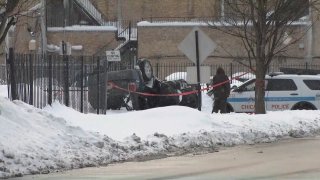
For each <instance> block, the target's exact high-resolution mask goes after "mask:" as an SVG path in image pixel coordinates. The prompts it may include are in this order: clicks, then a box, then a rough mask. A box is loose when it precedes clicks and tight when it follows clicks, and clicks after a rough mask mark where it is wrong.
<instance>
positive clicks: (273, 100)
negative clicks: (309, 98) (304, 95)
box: [265, 78, 299, 111]
mask: <svg viewBox="0 0 320 180" xmlns="http://www.w3.org/2000/svg"><path fill="white" fill-rule="evenodd" d="M265 93H266V94H265V97H266V98H265V100H266V109H267V111H280V110H287V109H290V108H291V107H292V105H293V104H294V103H295V99H296V98H297V96H298V95H299V93H298V88H297V86H296V84H295V83H294V81H293V80H292V79H272V78H271V79H268V80H267V87H266V92H265Z"/></svg>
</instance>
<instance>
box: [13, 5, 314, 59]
mask: <svg viewBox="0 0 320 180" xmlns="http://www.w3.org/2000/svg"><path fill="white" fill-rule="evenodd" d="M221 2H223V1H221V0H161V1H155V0H134V1H133V0H41V1H39V3H40V5H39V8H38V9H36V10H33V11H29V12H28V13H29V14H30V16H26V17H21V18H20V20H19V21H18V24H17V26H16V28H15V34H16V35H15V37H16V41H15V50H16V52H21V53H28V52H29V51H30V49H29V42H30V40H31V39H35V40H36V42H37V49H36V51H37V52H50V53H59V52H60V51H61V49H60V47H61V42H62V41H63V42H68V43H69V44H70V45H71V46H72V47H71V48H72V54H73V55H104V54H105V51H106V50H120V51H121V53H122V56H124V57H126V58H127V59H128V61H132V59H137V58H142V57H143V58H148V59H151V60H152V61H154V62H159V61H161V62H189V60H188V59H187V57H186V56H185V55H184V54H183V53H182V52H180V51H179V49H178V45H179V44H180V43H181V42H182V40H183V39H184V38H185V37H186V36H187V35H188V33H189V32H190V31H191V30H192V28H193V27H195V26H199V27H200V29H201V30H202V31H204V32H205V33H206V34H207V35H208V36H209V37H210V38H211V39H212V40H213V41H214V42H215V43H216V44H217V48H216V50H215V51H214V52H213V53H212V54H211V55H210V56H209V57H208V58H207V59H206V61H205V63H215V64H228V63H231V62H234V61H237V60H245V59H246V51H245V49H244V48H243V46H242V43H241V41H240V40H239V39H237V38H234V37H232V36H229V35H227V34H225V33H222V32H221V31H218V30H215V29H213V28H210V26H207V25H206V23H205V22H207V21H209V20H210V21H214V20H216V19H219V18H220V17H221V16H222V15H223V14H224V9H223V4H221ZM318 19H319V15H318V13H314V14H313V15H312V16H310V18H309V19H307V20H306V21H308V22H309V21H310V22H311V21H312V22H314V24H313V26H312V28H311V29H309V31H307V30H308V28H309V27H310V26H309V25H310V24H308V23H306V22H303V23H300V24H299V23H297V24H295V25H294V26H292V27H291V30H292V31H297V32H298V31H300V32H306V34H305V36H303V38H301V39H299V40H297V42H296V43H295V44H293V45H292V46H290V47H289V48H288V49H287V50H286V52H285V53H282V54H280V55H279V56H277V57H276V60H277V61H276V62H277V63H287V62H293V63H301V62H309V63H317V64H318V61H319V60H320V52H319V48H320V47H319V43H318V42H319V41H320V39H319V38H318V37H319V36H320V24H319V23H318V21H317V20H318ZM292 38H294V37H292ZM76 47H77V48H76ZM79 47H80V48H79ZM59 49H60V51H59ZM128 54H131V56H129V55H128Z"/></svg>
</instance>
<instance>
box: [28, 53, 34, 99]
mask: <svg viewBox="0 0 320 180" xmlns="http://www.w3.org/2000/svg"><path fill="white" fill-rule="evenodd" d="M33 58H34V56H32V53H30V54H29V70H30V71H29V73H30V75H29V76H30V79H29V83H30V87H29V89H30V91H29V93H30V96H29V104H30V105H33Z"/></svg>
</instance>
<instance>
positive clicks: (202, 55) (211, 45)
mask: <svg viewBox="0 0 320 180" xmlns="http://www.w3.org/2000/svg"><path fill="white" fill-rule="evenodd" d="M195 31H198V43H199V62H200V64H201V63H202V62H203V61H204V60H205V59H206V58H207V57H208V56H209V55H210V54H211V53H212V52H213V51H214V50H215V49H216V47H217V45H216V43H215V42H213V41H212V40H211V39H210V37H209V36H207V35H206V34H205V33H204V32H203V31H202V30H201V29H199V28H198V27H195V28H193V29H192V31H191V32H190V33H189V34H188V35H187V37H186V38H185V39H184V40H183V41H182V42H181V43H180V44H179V45H178V49H179V50H180V51H181V52H183V53H184V54H185V55H186V56H187V57H188V58H189V59H190V60H191V61H193V62H194V63H196V62H197V55H196V39H195Z"/></svg>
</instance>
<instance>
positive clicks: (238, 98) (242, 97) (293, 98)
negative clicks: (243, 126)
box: [227, 74, 320, 112]
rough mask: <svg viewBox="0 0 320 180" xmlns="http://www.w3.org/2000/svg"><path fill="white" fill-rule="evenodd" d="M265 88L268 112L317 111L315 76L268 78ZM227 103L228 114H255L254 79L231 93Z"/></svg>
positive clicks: (318, 81)
mask: <svg viewBox="0 0 320 180" xmlns="http://www.w3.org/2000/svg"><path fill="white" fill-rule="evenodd" d="M265 88H266V91H265V107H266V110H267V111H280V110H298V109H307V110H316V109H320V77H319V76H317V75H295V74H278V75H268V76H266V80H265ZM227 101H228V108H227V109H228V111H230V112H233V111H234V112H254V109H255V106H254V105H255V79H251V80H248V81H246V82H245V83H244V84H242V85H241V86H239V87H238V88H235V89H233V90H232V91H231V93H230V96H229V98H228V100H227Z"/></svg>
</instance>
